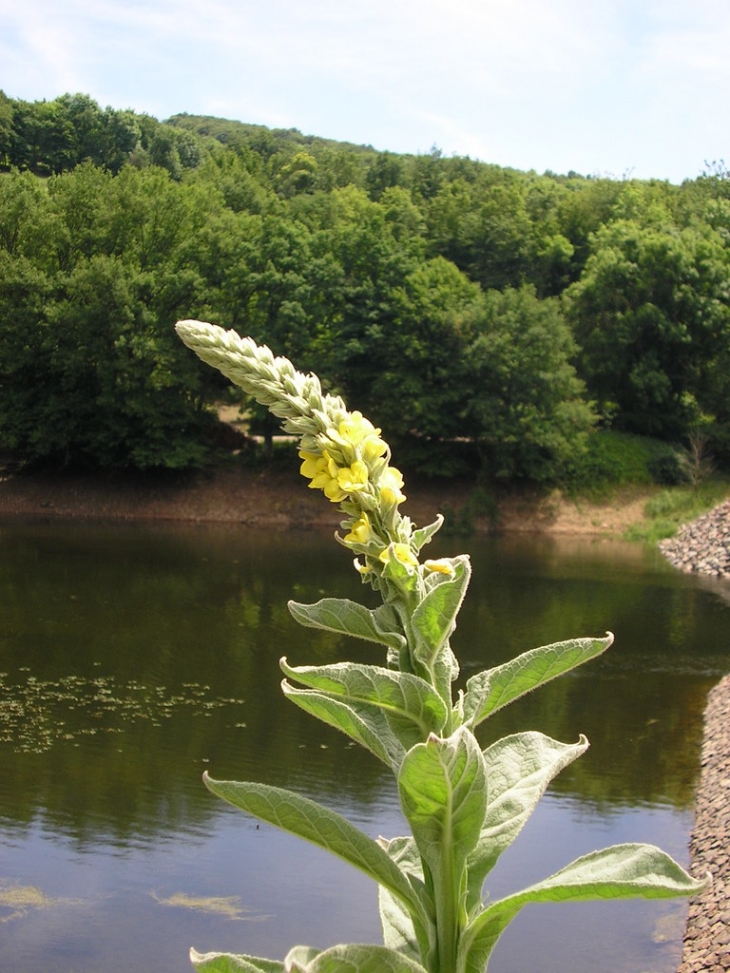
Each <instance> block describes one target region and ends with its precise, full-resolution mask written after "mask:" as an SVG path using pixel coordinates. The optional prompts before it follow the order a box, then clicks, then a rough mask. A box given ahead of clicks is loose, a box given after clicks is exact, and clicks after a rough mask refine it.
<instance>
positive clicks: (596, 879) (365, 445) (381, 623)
mask: <svg viewBox="0 0 730 973" xmlns="http://www.w3.org/2000/svg"><path fill="white" fill-rule="evenodd" d="M177 332H178V335H179V336H180V338H181V339H182V340H183V341H184V342H185V344H186V345H187V346H188V347H189V348H191V349H192V350H193V351H194V352H195V353H196V354H197V355H199V356H200V358H202V359H203V361H205V362H207V363H208V364H210V365H213V366H214V367H216V368H218V369H220V371H221V372H222V373H223V374H224V375H226V376H227V377H228V378H229V379H230V380H231V381H232V382H234V383H235V384H236V385H238V386H240V387H241V388H242V389H243V390H244V391H245V392H246V393H247V394H248V395H251V396H253V398H255V399H256V401H257V402H259V403H261V404H262V405H265V406H267V407H268V408H269V409H270V410H271V412H272V413H273V414H274V415H275V416H277V417H279V419H281V420H282V425H283V428H284V430H285V431H286V432H287V433H290V434H293V435H295V436H297V437H299V443H300V452H299V456H300V458H301V460H302V463H301V472H302V474H303V475H304V476H305V477H306V478H307V479H308V480H309V487H310V488H312V489H318V490H321V491H322V492H323V493H324V495H325V497H326V498H327V500H329V501H330V502H331V503H334V504H338V505H339V508H340V510H341V511H342V515H343V520H342V524H341V527H342V533H341V534H337V535H336V538H337V540H338V541H339V543H340V544H342V545H343V546H344V547H345V548H347V549H348V550H349V551H350V552H351V553H352V554H353V555H354V566H355V570H356V571H357V572H358V573H359V574H360V576H361V578H362V581H363V582H364V583H365V584H368V585H370V586H371V587H372V588H373V589H374V590H375V591H376V592H378V593H379V595H380V596H381V600H382V604H379V605H378V607H376V608H368V607H366V606H365V605H362V604H358V603H357V602H354V601H351V600H349V599H342V598H323V599H322V600H321V601H318V602H317V603H316V604H313V605H304V604H299V603H297V602H290V603H289V609H290V611H291V614H292V615H293V616H294V618H295V619H296V621H297V622H299V623H300V624H302V625H305V626H307V627H310V628H315V629H323V630H325V631H327V632H335V633H337V634H342V635H352V636H354V637H356V638H360V639H366V640H368V641H370V642H374V643H375V644H376V645H378V646H380V650H381V652H382V654H383V664H382V665H361V664H358V663H354V662H341V663H335V664H332V665H322V666H301V665H291V664H290V663H289V662H288V661H287V660H286V659H285V658H283V659H282V660H281V663H280V665H281V669H282V671H283V673H284V676H285V679H284V681H283V683H282V688H283V691H284V693H285V695H286V696H288V697H289V699H291V700H292V702H294V703H296V704H297V706H300V707H301V708H302V709H303V710H305V711H306V712H308V713H311V714H312V715H313V716H316V717H317V718H318V719H320V720H322V721H323V722H324V723H327V724H329V725H330V726H334V727H336V728H337V729H338V730H340V731H342V732H343V733H344V734H346V735H347V736H348V737H350V738H351V739H352V740H354V741H356V742H357V743H358V744H360V745H361V746H363V747H365V748H366V749H367V750H369V751H370V752H371V753H372V754H373V755H374V756H375V757H376V758H377V759H378V760H381V761H382V762H383V763H384V764H385V765H386V766H387V767H388V768H389V769H390V770H391V771H392V773H393V776H394V777H395V780H396V784H397V788H398V794H399V797H400V804H401V808H402V810H403V814H404V815H405V818H406V820H407V821H408V824H409V825H410V828H411V830H412V834H411V835H407V836H404V837H396V838H391V839H385V838H379V839H378V840H377V841H376V840H373V839H372V838H370V837H368V836H367V835H366V834H364V833H363V832H361V831H360V830H358V829H357V828H356V827H354V826H353V825H352V824H350V823H349V822H348V821H347V819H346V818H344V817H342V816H341V815H340V814H337V813H335V812H334V811H331V810H329V809H328V808H326V807H323V806H322V805H320V804H317V803H316V802H314V801H311V800H309V799H308V798H304V797H300V796H298V795H297V794H295V793H292V792H291V791H288V790H285V789H282V788H279V787H270V786H268V785H265V784H259V783H253V782H246V783H241V782H236V781H219V780H214V779H213V778H211V777H210V776H208V774H207V773H206V774H205V775H204V781H205V785H206V786H207V787H208V788H209V789H210V790H211V791H212V792H213V793H214V794H216V795H218V796H219V797H221V798H223V799H224V800H226V801H228V802H230V803H231V804H233V805H235V806H236V807H238V808H240V809H242V810H243V811H246V812H247V813H248V814H251V815H253V816H254V817H256V818H258V819H260V820H261V821H265V822H268V823H269V824H273V825H276V826H277V827H279V828H282V829H284V830H285V831H289V832H290V833H292V834H295V835H299V836H300V837H302V838H306V839H307V840H309V841H311V842H313V843H314V844H315V845H318V846H319V847H321V848H325V849H327V850H328V851H330V852H333V853H334V854H335V855H338V856H339V857H340V858H342V859H344V860H345V861H347V862H349V863H350V864H351V865H354V866H355V867H356V868H358V869H360V870H361V871H363V872H365V874H366V875H369V876H370V878H372V879H374V881H375V882H376V883H377V885H378V890H379V907H380V918H381V922H382V928H383V940H384V945H382V946H380V945H370V944H348V945H338V946H333V947H330V948H328V949H323V950H319V949H317V948H315V947H310V946H295V947H294V948H293V949H291V950H290V952H289V953H288V955H287V956H286V957H285V958H284V959H283V960H270V959H262V958H260V957H255V956H247V955H232V954H227V953H205V954H201V953H198V952H196V951H195V950H192V951H191V960H192V962H193V965H194V966H195V967H196V968H197V969H198V970H200V971H204V973H233V971H237V973H279V971H286V973H483V971H485V970H486V969H487V966H488V963H489V959H490V956H491V954H492V950H493V949H494V946H495V944H496V943H497V940H498V939H499V937H500V935H501V933H502V932H503V930H504V929H505V928H506V926H507V925H508V923H509V922H510V921H511V920H512V919H513V918H514V917H515V916H516V915H517V913H518V912H519V911H520V910H521V909H522V907H523V906H524V905H527V904H528V903H530V902H563V901H567V900H574V901H581V900H586V899H596V898H599V899H607V898H615V899H622V898H629V897H637V896H638V897H642V898H666V897H670V896H677V895H691V894H693V893H696V892H698V891H700V890H701V889H702V888H703V886H704V882H700V881H696V880H694V879H693V878H692V877H690V876H689V875H688V874H687V873H686V872H685V871H684V870H683V869H682V868H681V867H680V866H679V865H678V864H677V863H676V862H675V861H673V860H672V859H671V858H670V857H669V856H668V855H666V854H665V853H664V852H662V851H660V850H659V849H658V848H656V847H654V846H652V845H645V844H622V845H616V846H613V847H611V848H607V849H605V850H603V851H596V852H592V853H591V854H589V855H585V856H583V857H582V858H578V859H577V860H576V861H574V862H572V863H571V864H569V865H567V866H566V867H565V868H563V869H561V870H560V871H559V872H556V873H555V874H554V875H551V876H550V877H549V878H546V879H545V880H544V881H541V882H538V883H537V884H536V885H532V886H530V887H529V888H527V889H524V890H523V891H521V892H517V893H515V894H512V895H508V896H507V897H506V898H502V899H499V900H497V901H491V900H489V899H488V898H485V894H484V891H483V889H484V885H485V881H486V879H487V876H488V875H489V872H490V871H491V869H492V868H493V867H494V865H495V863H496V862H497V860H498V859H499V857H500V855H501V854H502V852H503V851H505V849H506V848H508V847H509V845H510V844H511V843H512V842H513V841H514V839H515V838H516V837H517V835H518V834H519V832H520V830H521V829H522V827H523V825H524V824H525V822H526V821H527V819H528V818H529V816H530V814H531V812H532V811H533V809H534V808H535V806H536V804H537V802H538V800H539V799H540V797H541V796H542V794H543V793H544V792H545V790H546V788H547V786H548V784H549V783H550V781H551V780H552V778H553V777H554V776H555V775H556V774H557V773H558V772H559V771H560V770H561V769H562V768H563V767H565V766H567V765H568V764H570V763H571V762H572V761H573V760H575V759H576V758H577V757H579V756H580V755H581V754H582V753H584V751H585V750H586V749H587V747H588V741H587V740H586V739H585V737H583V736H581V737H580V738H579V740H578V742H577V743H559V742H558V741H557V740H553V739H551V738H550V737H548V736H545V735H544V734H542V733H537V732H532V731H526V732H523V733H515V734H511V735H509V736H506V737H504V738H502V739H499V740H497V742H495V743H492V744H491V745H490V746H488V747H487V748H486V749H482V747H481V746H480V744H479V742H478V741H477V738H476V736H475V733H474V731H475V730H476V728H477V726H478V725H479V724H480V723H482V722H483V721H484V720H486V719H487V718H488V717H489V716H491V715H492V714H493V713H496V712H497V711H498V710H500V709H502V707H504V706H506V705H507V704H508V703H511V702H512V701H513V700H515V699H518V698H519V697H521V696H523V695H524V694H525V693H527V692H530V691H531V690H533V689H536V688H537V687H538V686H541V685H542V684H543V683H546V682H548V681H549V680H551V679H554V678H555V677H556V676H559V675H561V674H562V673H565V672H568V671H569V670H571V669H573V668H575V667H576V666H579V665H582V664H583V663H584V662H587V661H588V660H589V659H593V658H595V657H596V656H598V655H600V653H602V652H604V651H605V650H606V649H607V648H608V647H609V646H610V645H611V642H612V641H613V636H612V635H611V634H610V633H608V634H607V635H606V636H605V637H604V638H577V639H571V640H569V641H565V642H558V643H555V644H553V645H546V646H542V647H540V648H536V649H532V650H531V651H528V652H525V653H524V654H522V655H520V656H518V657H517V658H515V659H513V660H511V661H510V662H507V663H505V664H503V665H499V666H496V667H494V668H492V669H487V670H485V671H483V672H480V673H479V674H477V675H474V676H472V677H471V678H470V679H469V680H468V681H467V682H466V685H465V688H464V689H463V690H461V689H460V690H459V691H458V692H455V691H454V682H455V680H456V678H457V676H458V674H459V666H458V663H457V660H456V658H455V656H454V653H453V652H452V649H451V646H450V638H451V635H452V633H453V632H454V629H455V627H456V616H457V613H458V611H459V608H460V606H461V603H462V600H463V598H464V595H465V593H466V589H467V585H468V583H469V577H470V564H469V559H468V557H467V556H465V555H460V556H457V557H451V558H434V559H429V558H427V557H425V558H424V557H422V553H421V552H422V550H423V548H424V547H425V545H427V544H428V542H429V541H430V540H431V538H432V537H433V536H434V534H435V533H436V531H437V530H438V529H439V527H440V526H441V524H442V521H443V518H441V517H439V518H438V519H437V520H436V521H435V522H434V523H433V524H431V525H430V526H428V527H423V528H416V526H415V525H414V524H413V523H412V522H411V520H410V519H409V518H408V517H406V516H404V515H403V514H402V513H401V511H400V505H401V503H402V502H403V501H404V500H405V499H406V498H405V495H404V493H403V477H402V475H401V473H400V472H399V470H398V469H396V468H395V467H394V466H392V465H391V462H390V460H391V455H390V449H389V447H388V445H387V443H386V442H385V441H384V440H383V439H382V438H381V435H380V430H379V429H376V428H375V427H374V426H373V425H372V423H371V422H369V421H368V420H367V419H366V418H365V417H364V416H363V415H362V414H361V413H359V412H350V411H348V409H347V407H346V406H345V403H344V402H343V401H342V399H341V398H339V397H338V396H332V395H327V394H324V393H323V392H322V389H321V386H320V383H319V380H318V379H317V377H316V376H314V375H304V374H302V373H301V372H298V371H296V370H295V368H294V367H293V365H292V364H291V362H289V361H288V360H287V359H285V358H277V357H274V355H273V354H272V353H271V352H270V350H269V349H268V348H266V347H265V346H259V345H257V344H256V343H255V342H254V341H253V340H251V339H250V338H240V337H239V336H238V335H237V334H236V333H235V332H234V331H224V330H223V329H222V328H219V327H216V326H214V325H211V324H207V323H204V322H199V321H180V322H179V323H178V324H177Z"/></svg>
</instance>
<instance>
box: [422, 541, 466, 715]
mask: <svg viewBox="0 0 730 973" xmlns="http://www.w3.org/2000/svg"><path fill="white" fill-rule="evenodd" d="M451 560H452V563H453V564H454V568H455V570H454V574H453V575H451V576H450V577H446V576H437V580H438V581H439V582H440V583H438V584H434V585H433V586H432V587H431V588H430V589H429V590H428V591H427V592H426V594H425V595H424V596H423V598H422V600H421V601H420V603H419V604H418V606H417V607H416V608H415V610H414V612H413V615H412V616H411V628H412V631H413V635H414V638H415V644H414V645H413V646H411V652H412V654H413V658H414V662H415V663H418V665H420V666H422V667H423V668H425V670H426V671H427V672H429V673H430V674H431V675H432V677H433V680H434V685H435V686H436V688H437V689H438V692H439V695H440V696H441V697H442V698H444V699H450V696H451V689H450V686H451V683H452V682H453V680H454V679H456V677H457V676H458V674H459V665H458V663H457V661H456V658H455V656H454V654H453V652H452V651H451V648H450V647H449V638H450V637H451V634H452V632H453V631H454V629H455V628H456V616H457V614H458V612H459V609H460V608H461V603H462V601H463V600H464V595H465V594H466V589H467V587H468V585H469V579H470V577H471V565H470V564H469V558H468V557H466V555H462V556H460V557H457V558H452V559H451ZM441 577H443V581H441Z"/></svg>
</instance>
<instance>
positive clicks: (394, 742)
mask: <svg viewBox="0 0 730 973" xmlns="http://www.w3.org/2000/svg"><path fill="white" fill-rule="evenodd" d="M281 688H282V690H283V692H284V695H285V696H287V697H288V698H289V699H290V700H291V701H292V702H293V703H296V704H297V706H299V707H300V708H301V709H303V710H304V711H305V712H307V713H311V714H312V716H316V717H317V719H319V720H322V722H323V723H328V724H329V725H330V726H334V727H335V729H337V730H341V731H342V732H343V733H345V734H347V736H349V737H350V739H352V740H355V742H356V743H359V744H360V745H361V746H363V747H365V749H366V750H369V751H370V752H371V753H372V754H374V755H375V756H376V757H377V758H378V759H379V760H382V761H383V763H384V764H385V765H386V766H387V767H390V768H391V770H393V771H395V772H397V770H398V768H399V767H400V765H401V762H402V760H403V757H404V756H405V753H406V748H405V747H404V746H403V744H402V743H401V742H400V740H399V739H398V737H397V736H396V734H395V733H394V732H393V730H392V729H391V727H390V725H389V723H388V719H387V717H386V715H385V713H383V712H382V711H381V710H379V709H378V708H377V707H376V706H373V705H372V704H366V703H360V702H352V703H351V702H348V701H346V700H343V699H340V698H339V697H337V696H335V695H334V694H332V693H321V692H318V691H317V690H316V689H297V688H295V687H294V686H291V685H289V683H288V682H287V681H286V679H285V680H284V681H283V682H282V684H281Z"/></svg>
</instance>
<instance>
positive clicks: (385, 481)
mask: <svg viewBox="0 0 730 973" xmlns="http://www.w3.org/2000/svg"><path fill="white" fill-rule="evenodd" d="M378 486H379V487H380V495H381V497H382V498H383V500H384V501H385V502H386V503H387V504H389V505H390V506H393V505H395V504H399V503H403V501H404V500H405V499H406V496H405V494H404V493H403V491H402V487H403V474H402V473H401V471H400V470H397V469H396V468H395V467H394V466H389V467H388V468H387V469H386V470H385V471H384V472H383V475H382V476H381V477H380V481H379V483H378Z"/></svg>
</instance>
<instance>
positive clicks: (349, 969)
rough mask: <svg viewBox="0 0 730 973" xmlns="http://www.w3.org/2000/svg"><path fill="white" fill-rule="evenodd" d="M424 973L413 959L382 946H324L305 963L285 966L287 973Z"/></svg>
mask: <svg viewBox="0 0 730 973" xmlns="http://www.w3.org/2000/svg"><path fill="white" fill-rule="evenodd" d="M289 969H291V971H292V973H300V971H301V973H426V970H424V968H423V967H422V966H421V964H420V963H417V962H416V961H415V960H412V959H410V958H409V957H407V956H403V954H402V953H398V952H396V951H395V950H394V949H388V948H387V947H386V946H370V945H360V944H354V945H349V946H332V947H331V948H330V949H324V950H322V952H321V953H319V954H318V955H317V956H316V957H315V958H314V959H313V960H311V961H310V962H309V963H308V964H307V965H306V966H300V965H299V964H298V963H295V964H292V966H291V967H289V966H287V973H289Z"/></svg>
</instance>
